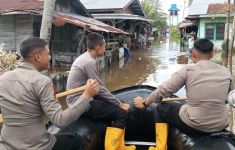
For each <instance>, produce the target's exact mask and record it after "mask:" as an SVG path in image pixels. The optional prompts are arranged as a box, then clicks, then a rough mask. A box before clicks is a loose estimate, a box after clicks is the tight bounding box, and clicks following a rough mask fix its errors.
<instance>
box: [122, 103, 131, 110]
mask: <svg viewBox="0 0 235 150" xmlns="http://www.w3.org/2000/svg"><path fill="white" fill-rule="evenodd" d="M119 107H120V108H122V109H124V110H125V111H127V112H129V111H130V105H129V104H127V103H120V104H119Z"/></svg>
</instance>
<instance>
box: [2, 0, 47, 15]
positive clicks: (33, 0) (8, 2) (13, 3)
mask: <svg viewBox="0 0 235 150" xmlns="http://www.w3.org/2000/svg"><path fill="white" fill-rule="evenodd" d="M43 4H44V1H43V0H1V5H0V14H1V15H5V14H31V13H39V12H41V11H42V10H43Z"/></svg>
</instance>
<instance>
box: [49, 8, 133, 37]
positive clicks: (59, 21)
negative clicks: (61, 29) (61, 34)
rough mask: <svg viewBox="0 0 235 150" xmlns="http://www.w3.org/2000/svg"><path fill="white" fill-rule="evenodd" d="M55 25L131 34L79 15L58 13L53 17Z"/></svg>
mask: <svg viewBox="0 0 235 150" xmlns="http://www.w3.org/2000/svg"><path fill="white" fill-rule="evenodd" d="M53 23H54V24H55V25H57V26H63V25H64V24H65V23H69V24H73V25H76V26H79V27H82V28H85V27H88V28H89V29H91V30H95V31H102V32H108V33H109V32H111V33H119V34H129V33H127V32H125V31H123V30H120V29H117V28H114V27H112V26H110V25H107V24H105V23H103V22H101V21H98V20H96V19H94V18H88V17H84V16H81V15H77V14H65V13H59V12H56V13H54V15H53Z"/></svg>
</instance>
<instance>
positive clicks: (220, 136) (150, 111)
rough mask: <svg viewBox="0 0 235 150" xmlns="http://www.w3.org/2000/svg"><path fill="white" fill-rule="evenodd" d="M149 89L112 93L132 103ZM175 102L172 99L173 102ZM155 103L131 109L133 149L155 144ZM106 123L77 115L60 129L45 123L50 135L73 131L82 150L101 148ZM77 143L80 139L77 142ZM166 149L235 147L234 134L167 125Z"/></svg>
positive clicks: (128, 131) (129, 127)
mask: <svg viewBox="0 0 235 150" xmlns="http://www.w3.org/2000/svg"><path fill="white" fill-rule="evenodd" d="M153 90H155V88H154V87H151V86H145V85H140V86H132V87H128V88H123V89H120V90H117V91H114V92H112V93H113V94H114V95H115V96H116V97H117V98H118V99H120V100H122V101H124V102H126V103H129V104H131V105H132V101H133V99H134V98H135V97H136V96H141V97H144V98H146V97H147V96H148V95H149V94H150V93H151V92H152V91H153ZM177 102H178V101H176V103H177ZM156 105H157V104H152V105H151V106H149V107H147V108H144V109H136V108H134V107H133V108H132V110H131V112H130V116H129V119H128V123H127V127H126V135H125V141H126V144H127V145H128V144H131V145H132V144H134V145H136V147H137V150H147V149H148V147H149V146H152V145H155V128H154V119H153V118H154V117H153V116H154V113H155V108H156ZM106 127H107V126H106V123H105V122H102V121H98V120H90V119H89V118H85V117H81V118H80V119H78V120H77V121H76V122H74V123H72V124H71V125H69V126H68V127H66V128H64V129H59V128H57V127H56V126H54V125H49V127H48V132H50V133H52V134H67V133H71V132H72V133H73V134H78V135H80V136H81V137H82V138H83V139H84V141H85V147H86V148H85V150H104V135H105V130H106ZM78 142H80V141H78ZM168 150H235V135H234V134H232V133H231V132H229V131H226V130H224V132H219V133H212V134H208V135H203V136H202V135H187V134H185V133H184V131H180V130H179V129H177V128H175V127H170V129H169V135H168Z"/></svg>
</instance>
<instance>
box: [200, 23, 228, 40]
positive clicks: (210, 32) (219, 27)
mask: <svg viewBox="0 0 235 150" xmlns="http://www.w3.org/2000/svg"><path fill="white" fill-rule="evenodd" d="M224 31H225V23H208V24H206V36H205V38H207V39H210V40H223V39H224Z"/></svg>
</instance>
